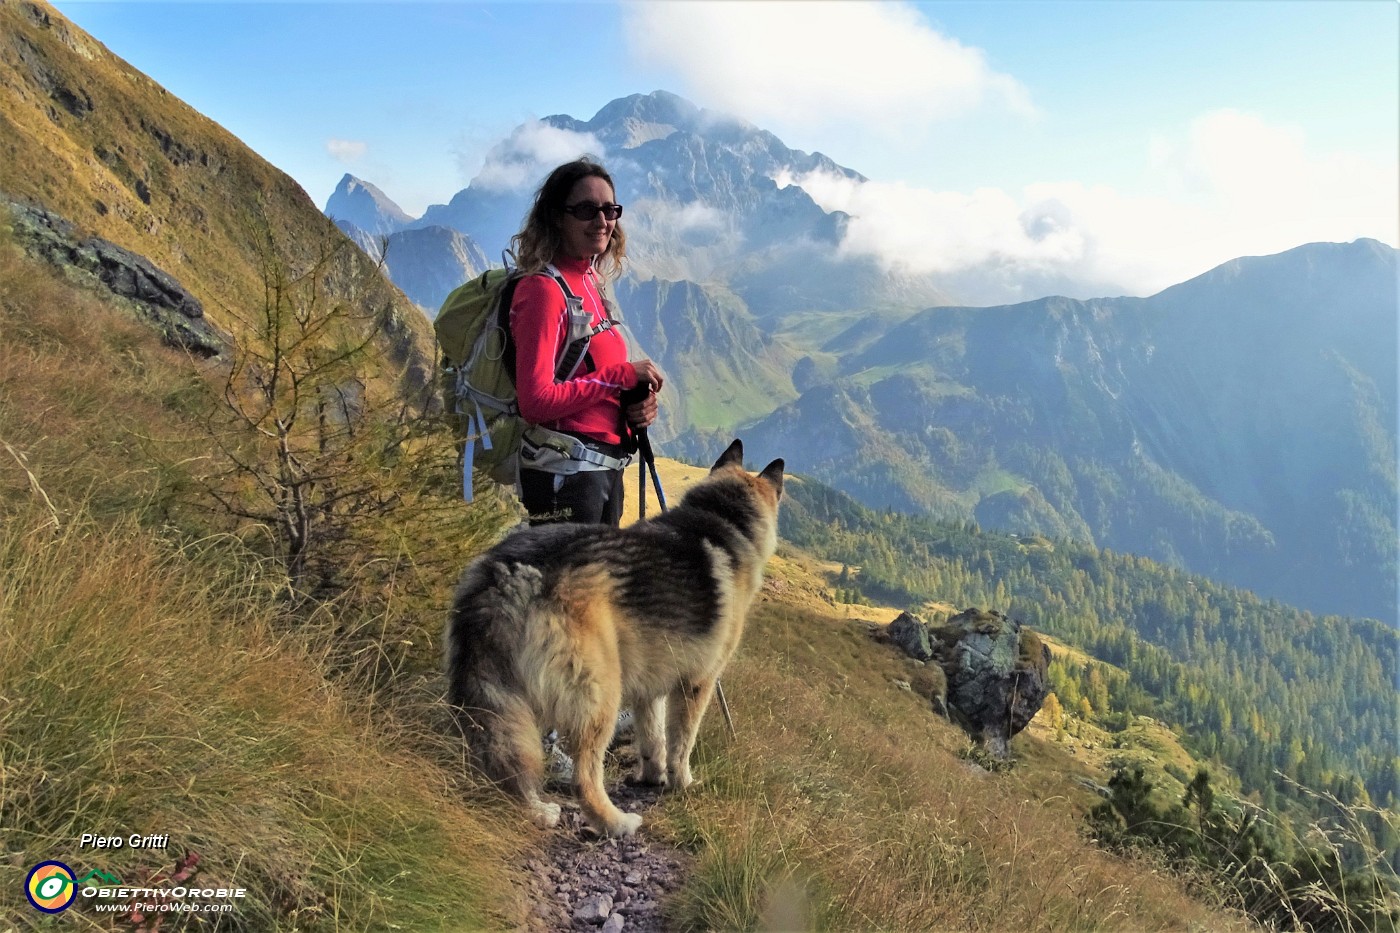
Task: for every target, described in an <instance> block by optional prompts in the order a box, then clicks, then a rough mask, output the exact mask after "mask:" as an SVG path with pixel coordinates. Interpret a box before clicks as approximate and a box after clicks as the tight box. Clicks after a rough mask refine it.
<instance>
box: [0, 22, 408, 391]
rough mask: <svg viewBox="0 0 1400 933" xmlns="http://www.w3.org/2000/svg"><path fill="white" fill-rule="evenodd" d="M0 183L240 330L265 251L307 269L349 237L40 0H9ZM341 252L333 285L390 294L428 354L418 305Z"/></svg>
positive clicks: (340, 291)
mask: <svg viewBox="0 0 1400 933" xmlns="http://www.w3.org/2000/svg"><path fill="white" fill-rule="evenodd" d="M0 193H4V194H8V195H10V196H12V197H17V198H20V199H26V200H30V201H33V202H35V203H38V204H39V205H41V206H42V207H44V208H46V209H48V210H50V211H53V212H55V213H57V214H60V215H61V216H63V217H65V218H67V219H68V220H70V221H72V222H73V223H74V224H76V225H77V227H78V229H79V230H80V231H81V232H82V233H84V234H94V235H97V236H101V237H104V238H106V239H109V240H111V241H113V242H115V243H117V244H118V245H120V246H123V247H126V248H127V249H130V250H132V251H133V252H136V253H139V254H141V255H143V256H146V257H147V258H148V259H150V260H151V261H152V262H154V263H155V264H156V265H157V266H159V267H160V268H162V269H164V270H165V271H166V272H168V273H169V274H171V275H173V276H174V277H175V278H176V279H177V280H179V282H180V283H181V284H182V285H183V286H184V287H185V288H187V289H188V290H189V291H190V292H191V293H193V294H194V295H195V297H197V298H199V299H200V301H201V302H202V303H203V305H204V309H205V314H206V316H207V317H208V318H209V320H210V321H211V322H213V323H214V324H215V325H216V326H218V327H220V328H222V329H223V330H224V331H225V332H230V333H234V334H237V333H239V331H240V329H241V324H240V322H239V320H238V317H239V316H240V315H246V313H247V312H248V311H249V310H251V309H249V308H248V307H247V302H248V299H249V297H250V296H252V297H255V298H260V297H261V296H262V293H263V283H264V272H265V271H266V268H267V266H268V263H269V257H275V260H276V261H278V262H280V263H283V264H285V265H286V266H287V267H288V268H290V269H292V270H304V269H306V268H308V267H309V265H310V264H311V263H312V262H313V261H315V259H316V258H317V256H318V255H319V254H320V252H321V251H323V250H325V249H338V248H341V247H343V246H344V245H345V244H346V243H347V242H348V241H346V240H345V238H344V237H343V236H342V235H341V233H340V231H339V230H338V229H337V228H336V227H335V225H334V224H333V223H332V222H331V221H330V220H328V219H327V218H326V217H325V216H324V215H323V214H322V213H321V212H320V211H319V210H318V209H317V208H316V205H315V204H314V203H313V202H312V201H311V198H310V197H308V196H307V194H306V192H304V191H302V190H301V188H300V187H299V186H298V185H297V184H296V182H294V181H293V180H292V179H291V178H290V177H289V176H287V175H286V174H284V173H283V172H281V171H279V170H278V169H276V168H275V167H274V166H272V165H270V164H269V163H267V162H266V161H264V160H263V159H261V158H260V157H259V156H258V155H257V154H255V153H254V152H253V151H252V150H250V149H248V148H247V147H246V146H244V145H243V143H242V142H240V141H239V140H238V139H237V138H235V137H234V136H233V135H232V134H231V133H229V132H228V131H227V130H225V129H224V128H223V127H221V126H219V125H218V124H217V123H215V122H214V121H212V120H210V119H209V118H207V117H205V116H203V115H202V114H200V113H198V112H197V111H195V110H194V109H193V108H191V107H189V106H188V105H186V104H185V103H183V102H182V101H180V100H179V99H177V98H176V97H174V96H173V95H171V94H170V93H169V92H168V91H166V90H165V89H164V88H162V87H161V86H160V85H158V84H156V83H155V82H154V81H152V80H151V79H150V78H148V77H146V76H145V75H143V74H141V73H140V72H139V71H137V70H136V69H134V68H132V67H131V66H130V65H128V64H127V63H126V62H125V61H123V60H122V59H120V58H118V57H117V56H115V55H113V54H112V53H111V52H109V51H108V50H107V49H106V48H105V47H104V46H103V45H102V44H101V43H100V42H98V41H96V40H95V39H93V38H92V37H91V36H88V35H87V34H86V33H84V32H83V31H82V30H81V29H78V28H77V27H76V26H73V25H72V24H71V23H69V22H68V21H67V20H66V19H64V17H63V16H62V14H60V13H59V12H58V11H56V10H54V9H53V8H52V7H50V6H48V5H46V4H44V3H42V2H39V3H30V2H22V0H0ZM342 255H343V258H342V260H341V263H340V265H339V266H338V269H339V274H338V275H337V276H335V277H333V278H332V280H331V281H330V282H329V283H328V286H329V289H330V291H331V293H332V294H335V295H347V294H350V293H351V292H352V291H357V292H358V294H354V295H352V297H353V298H354V299H355V300H358V301H361V302H363V303H364V304H365V305H366V306H371V305H372V306H379V305H383V304H386V303H387V304H392V305H393V306H394V308H395V313H394V315H393V318H392V324H391V328H390V330H391V333H392V334H393V337H394V339H395V342H396V345H397V347H398V349H399V351H400V352H399V353H398V358H399V359H400V360H407V361H409V362H411V363H413V364H415V365H416V366H418V367H421V366H422V365H423V363H422V361H424V360H429V361H430V360H431V359H432V349H431V348H432V336H431V328H430V326H429V324H428V322H427V320H426V319H425V318H424V317H423V315H422V314H421V313H419V312H418V311H417V310H416V309H415V308H414V307H413V305H411V304H410V303H409V302H408V301H407V299H405V298H404V297H403V296H402V294H400V293H399V292H398V291H397V289H394V288H393V287H392V286H390V285H388V284H387V282H386V281H383V280H381V279H380V277H378V276H373V277H372V278H370V279H369V280H368V282H369V283H370V284H366V280H365V278H364V277H363V274H362V273H363V272H364V270H365V269H367V268H368V266H369V262H368V260H367V259H366V258H365V257H364V256H363V254H361V253H359V251H358V250H355V249H347V250H344V251H343V254H342Z"/></svg>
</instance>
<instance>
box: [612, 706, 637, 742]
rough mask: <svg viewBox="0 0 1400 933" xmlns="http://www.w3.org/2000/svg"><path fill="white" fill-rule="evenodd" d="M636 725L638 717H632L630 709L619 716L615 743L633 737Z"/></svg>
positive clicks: (614, 733)
mask: <svg viewBox="0 0 1400 933" xmlns="http://www.w3.org/2000/svg"><path fill="white" fill-rule="evenodd" d="M635 725H636V717H635V716H633V715H632V711H631V710H630V709H625V710H623V711H622V712H620V713H618V714H617V725H616V726H615V727H614V728H613V742H614V743H616V742H619V741H621V740H623V739H630V738H631V737H632V732H633V727H634V726H635Z"/></svg>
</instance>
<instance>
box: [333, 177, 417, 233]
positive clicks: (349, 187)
mask: <svg viewBox="0 0 1400 933" xmlns="http://www.w3.org/2000/svg"><path fill="white" fill-rule="evenodd" d="M325 213H326V216H327V217H330V218H331V219H332V220H344V221H348V222H349V223H351V224H354V225H355V226H356V227H359V228H360V229H361V230H364V231H365V232H367V233H369V234H371V235H373V236H378V235H380V234H389V233H393V232H395V231H397V230H402V229H403V228H404V227H405V226H407V225H408V224H410V223H412V222H413V218H412V217H411V216H410V215H409V214H408V213H407V212H406V211H404V209H403V208H401V207H399V206H398V205H397V204H395V203H394V201H393V199H392V198H390V197H389V196H388V195H387V194H385V193H384V192H383V191H380V190H379V189H378V188H376V187H375V186H374V185H372V184H370V183H369V182H367V181H364V180H363V179H360V178H356V177H355V176H354V175H351V174H349V173H346V174H345V176H344V177H342V178H341V179H340V184H338V185H336V187H335V191H334V192H333V193H332V194H331V196H330V197H329V198H327V199H326V211H325Z"/></svg>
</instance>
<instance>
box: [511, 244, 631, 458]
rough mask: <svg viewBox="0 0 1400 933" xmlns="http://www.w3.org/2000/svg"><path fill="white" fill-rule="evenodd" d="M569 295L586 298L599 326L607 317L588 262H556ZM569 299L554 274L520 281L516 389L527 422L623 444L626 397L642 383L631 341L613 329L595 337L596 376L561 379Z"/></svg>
mask: <svg viewBox="0 0 1400 933" xmlns="http://www.w3.org/2000/svg"><path fill="white" fill-rule="evenodd" d="M554 265H555V268H557V269H558V270H559V272H560V273H561V274H562V275H563V276H564V281H566V282H568V283H569V290H570V291H572V292H573V293H574V294H575V295H576V296H578V297H579V298H581V299H583V307H584V310H585V311H587V312H589V313H590V314H591V315H592V317H593V323H594V324H598V323H601V322H602V321H603V320H605V319H606V311H605V310H604V307H603V299H602V295H601V293H600V292H599V290H598V283H597V273H596V272H595V271H594V270H593V264H592V261H591V260H588V259H555V261H554ZM566 310H567V308H566V304H565V301H564V293H563V292H561V291H560V290H559V285H558V284H557V283H556V282H555V281H554V280H553V279H552V278H551V277H550V276H549V275H531V276H526V277H525V278H523V279H521V280H520V283H519V284H518V285H516V287H515V295H514V297H513V298H512V299H511V303H510V331H511V337H512V338H513V339H514V341H515V391H516V396H517V398H518V399H519V403H520V414H521V416H522V417H523V418H524V419H525V420H526V421H528V422H530V423H531V424H538V425H543V426H544V427H547V428H552V429H554V430H556V431H569V432H571V433H574V434H584V435H587V436H589V437H592V438H596V439H598V440H601V441H607V442H608V443H612V444H618V443H621V442H622V436H623V424H624V422H623V413H622V402H621V398H620V396H621V393H622V390H623V389H630V388H633V387H634V386H636V384H637V370H636V368H635V367H634V366H633V365H632V364H631V363H630V362H628V360H627V342H626V341H625V340H624V339H623V338H622V335H621V334H620V333H618V332H617V331H616V330H614V329H610V330H606V331H603V332H602V333H600V334H597V335H596V336H594V337H593V340H592V342H591V343H590V344H589V346H588V356H590V357H591V358H592V359H593V370H592V371H591V372H583V369H585V368H587V367H586V364H585V365H584V366H580V368H579V370H578V371H577V372H576V374H575V375H574V378H572V379H569V380H568V381H566V382H555V381H554V368H555V365H556V364H557V362H558V360H559V358H560V356H561V355H562V354H563V352H564V346H565V344H566V342H567V340H568V316H567V314H566Z"/></svg>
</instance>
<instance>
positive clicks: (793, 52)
mask: <svg viewBox="0 0 1400 933" xmlns="http://www.w3.org/2000/svg"><path fill="white" fill-rule="evenodd" d="M624 11H625V13H624V17H625V19H624V26H625V30H626V35H627V39H628V44H629V46H630V48H631V50H632V54H633V55H634V56H635V57H637V58H639V59H640V60H641V61H642V62H643V63H644V64H648V65H652V66H657V67H661V68H664V69H668V70H670V71H672V72H673V73H674V74H675V75H676V77H677V78H678V79H679V80H680V81H681V82H682V83H683V84H684V85H685V87H686V91H687V93H689V94H691V95H693V96H695V97H696V98H697V99H699V100H702V101H703V102H704V103H705V104H706V105H709V106H714V107H718V108H720V109H724V110H729V111H732V112H735V113H739V114H741V115H742V116H743V117H744V118H745V119H748V120H752V121H754V122H757V123H758V124H760V125H763V126H772V127H778V128H781V129H782V130H783V131H791V130H794V129H796V128H799V127H832V126H834V125H838V124H839V125H840V126H842V127H848V128H850V129H852V130H853V131H856V130H857V128H859V131H862V132H873V133H878V134H880V135H882V136H889V135H893V136H901V135H904V134H905V131H906V130H913V131H916V133H919V134H921V133H923V132H924V131H925V130H926V126H927V124H928V123H930V122H932V121H936V120H940V119H944V118H947V117H951V116H956V115H958V114H961V113H964V112H967V111H970V110H973V109H975V108H978V107H980V106H982V105H984V104H985V103H987V102H988V101H993V102H998V103H1000V104H1002V105H1004V106H1006V107H1009V108H1011V109H1013V110H1015V111H1019V112H1022V113H1031V112H1033V107H1032V106H1031V104H1030V99H1029V95H1028V94H1027V92H1026V90H1025V88H1024V87H1022V85H1021V84H1020V83H1019V82H1017V81H1016V80H1015V79H1014V78H1012V77H1010V76H1008V75H1005V74H1000V73H998V72H996V71H994V70H993V69H992V68H991V67H990V66H989V65H988V64H987V61H986V57H985V56H984V55H983V53H982V52H981V50H979V49H975V48H969V47H967V46H964V45H962V44H960V43H959V42H957V41H956V40H954V39H950V38H948V37H947V36H944V35H942V34H941V33H939V32H938V31H937V30H935V29H934V28H933V27H932V26H930V25H929V24H928V22H927V21H925V20H924V18H923V17H922V15H921V14H920V13H919V12H918V11H917V10H915V9H914V8H913V7H911V6H909V5H907V4H905V3H832V2H758V0H754V2H746V3H713V2H690V0H676V2H668V3H634V4H629V5H627V6H625V7H624Z"/></svg>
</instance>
